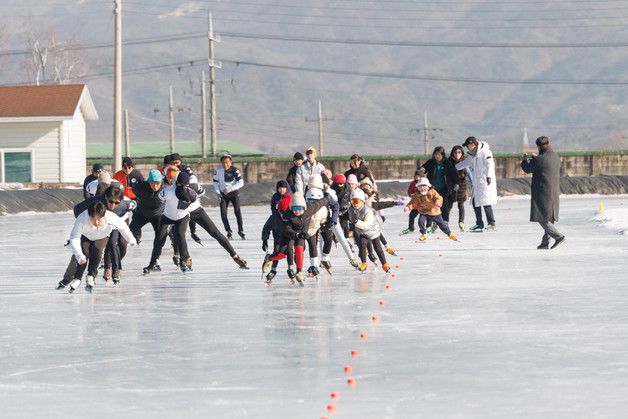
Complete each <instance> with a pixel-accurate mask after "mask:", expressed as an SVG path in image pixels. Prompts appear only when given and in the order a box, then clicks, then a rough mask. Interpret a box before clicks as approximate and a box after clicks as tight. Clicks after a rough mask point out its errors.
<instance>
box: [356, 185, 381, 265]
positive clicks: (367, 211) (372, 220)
mask: <svg viewBox="0 0 628 419" xmlns="http://www.w3.org/2000/svg"><path fill="white" fill-rule="evenodd" d="M349 221H350V222H351V224H352V226H353V229H354V230H355V234H356V241H357V242H358V246H359V252H358V253H359V255H360V261H361V263H360V265H359V266H358V270H359V271H365V270H366V268H367V264H366V256H367V248H368V246H369V242H371V243H372V244H373V249H374V250H375V252H376V253H377V256H378V257H379V261H380V262H381V264H382V269H383V270H384V272H389V271H390V266H389V265H388V263H387V262H386V252H385V251H384V249H382V243H381V240H380V235H381V226H380V223H379V221H378V220H377V217H376V216H375V210H373V208H371V207H369V206H368V205H366V195H365V194H364V191H363V190H362V189H356V190H355V191H353V192H351V208H349Z"/></svg>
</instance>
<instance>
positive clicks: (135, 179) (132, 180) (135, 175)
mask: <svg viewBox="0 0 628 419" xmlns="http://www.w3.org/2000/svg"><path fill="white" fill-rule="evenodd" d="M113 178H114V179H115V180H117V181H118V182H120V183H121V184H122V185H123V186H124V196H126V197H127V198H129V199H135V193H134V192H133V187H134V186H136V185H137V184H138V183H140V182H141V181H143V180H144V176H142V174H141V173H140V171H139V170H137V169H133V171H132V172H131V173H129V174H128V175H127V174H126V173H124V172H123V171H122V170H119V171H117V172H116V174H115V175H113Z"/></svg>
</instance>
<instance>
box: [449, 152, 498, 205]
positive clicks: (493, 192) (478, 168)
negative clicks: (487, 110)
mask: <svg viewBox="0 0 628 419" xmlns="http://www.w3.org/2000/svg"><path fill="white" fill-rule="evenodd" d="M476 150H477V152H476V153H475V156H473V155H471V154H469V155H468V156H467V158H465V159H464V160H462V161H461V162H459V163H458V164H456V170H462V169H465V168H467V167H470V168H471V170H473V193H472V195H471V196H472V197H473V201H474V205H475V206H476V207H484V206H487V205H495V204H497V179H495V159H493V153H492V152H491V149H490V147H489V145H488V143H486V142H484V141H480V142H478V147H477V148H476ZM486 178H491V184H490V185H489V184H488V183H487V181H486Z"/></svg>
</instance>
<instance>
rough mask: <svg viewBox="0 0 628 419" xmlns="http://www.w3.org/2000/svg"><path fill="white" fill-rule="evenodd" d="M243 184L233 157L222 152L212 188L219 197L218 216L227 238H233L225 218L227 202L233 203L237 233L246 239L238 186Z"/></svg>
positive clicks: (227, 219)
mask: <svg viewBox="0 0 628 419" xmlns="http://www.w3.org/2000/svg"><path fill="white" fill-rule="evenodd" d="M243 186H244V180H243V179H242V175H241V174H240V171H239V170H238V169H236V168H235V167H234V166H233V158H232V157H231V155H230V154H223V155H222V157H220V166H218V167H217V168H216V170H215V171H214V190H215V191H216V193H217V194H218V196H219V197H220V217H221V218H222V224H223V225H224V227H225V231H226V232H227V238H228V239H231V238H233V233H232V231H231V226H230V225H229V218H227V208H228V207H229V204H232V205H233V212H234V213H235V216H236V221H237V222H238V234H239V235H240V237H241V238H242V240H245V239H246V236H245V234H244V228H243V227H242V212H241V211H240V188H242V187H243Z"/></svg>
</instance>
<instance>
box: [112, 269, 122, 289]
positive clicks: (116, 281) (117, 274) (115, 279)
mask: <svg viewBox="0 0 628 419" xmlns="http://www.w3.org/2000/svg"><path fill="white" fill-rule="evenodd" d="M112 279H113V286H114V287H117V286H118V285H120V271H116V272H114V273H113V276H112Z"/></svg>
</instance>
